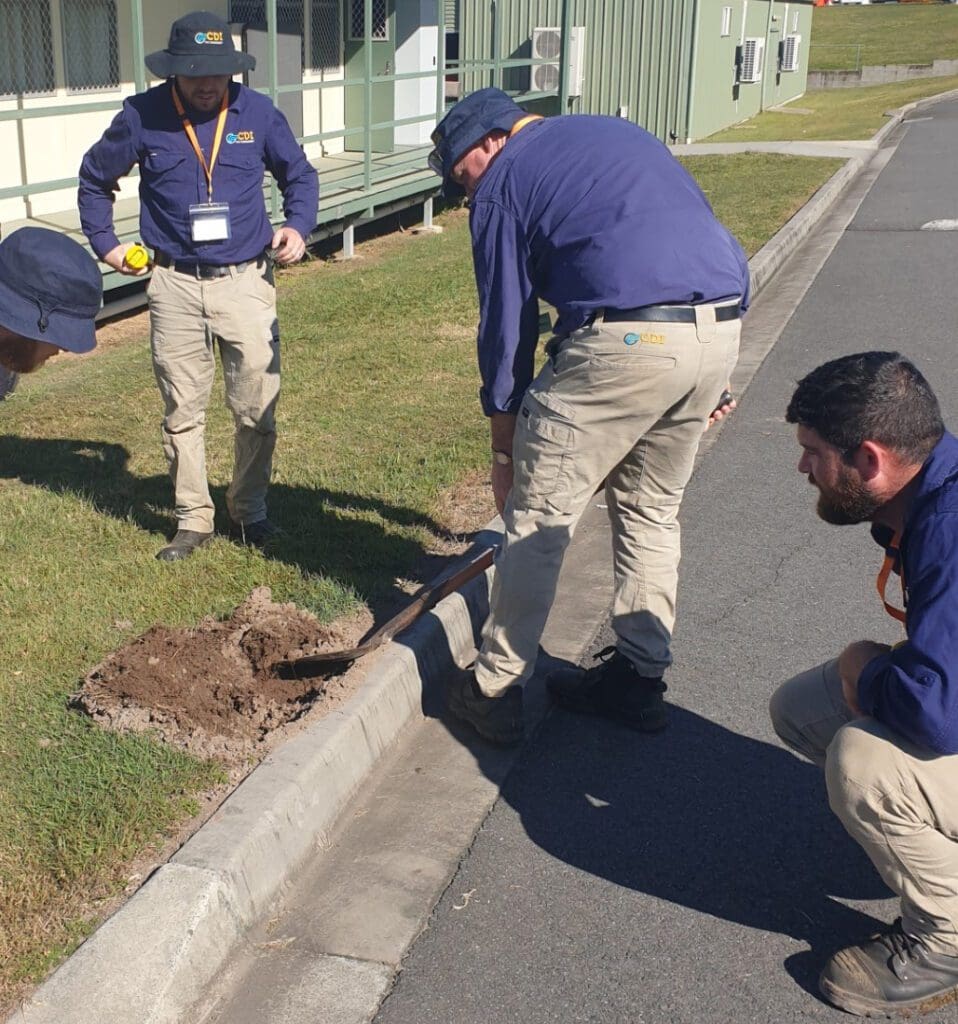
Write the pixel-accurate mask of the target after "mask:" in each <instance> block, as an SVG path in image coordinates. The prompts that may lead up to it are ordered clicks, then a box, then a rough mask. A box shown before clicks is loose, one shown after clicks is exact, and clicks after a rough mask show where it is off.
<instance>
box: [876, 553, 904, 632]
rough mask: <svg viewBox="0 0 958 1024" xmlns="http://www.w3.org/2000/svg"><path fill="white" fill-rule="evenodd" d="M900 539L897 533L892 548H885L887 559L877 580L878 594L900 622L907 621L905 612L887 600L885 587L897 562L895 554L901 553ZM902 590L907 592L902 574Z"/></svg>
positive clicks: (894, 617)
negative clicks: (899, 549)
mask: <svg viewBox="0 0 958 1024" xmlns="http://www.w3.org/2000/svg"><path fill="white" fill-rule="evenodd" d="M898 539H899V535H898V534H897V533H895V535H894V536H893V537H892V539H891V545H890V547H891V550H890V551H889V550H888V549H886V550H885V561H884V562H882V566H881V569H879V571H878V579H877V580H876V586H877V587H878V596H879V597H880V598H881V603H882V604H883V605H884V606H885V611H886V612H888V614H889V615H890V616H891V617H892V618H893V619H897V620H898V621H899V622H904V621H905V613H904V612H903V611H902V610H901V609H900V608H895V607H894V606H893V605H890V604H889V603H888V602H887V601H886V600H885V587H886V586H888V574H889V573H890V572H891V570H892V567H893V566H894V564H895V556H896V555H898V554H899V551H898ZM901 592H902V596H904V594H905V576H904V573H902V574H901Z"/></svg>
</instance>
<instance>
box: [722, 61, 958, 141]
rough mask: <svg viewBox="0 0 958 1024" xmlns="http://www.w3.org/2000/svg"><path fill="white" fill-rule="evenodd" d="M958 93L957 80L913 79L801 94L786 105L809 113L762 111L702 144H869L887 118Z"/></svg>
mask: <svg viewBox="0 0 958 1024" xmlns="http://www.w3.org/2000/svg"><path fill="white" fill-rule="evenodd" d="M950 89H958V76H952V77H949V78H918V79H914V80H913V81H909V82H895V83H893V84H891V85H868V86H864V87H863V88H858V89H820V90H817V91H815V92H807V93H805V95H804V96H801V97H799V98H798V99H797V100H796V101H795V102H794V103H793V104H792V105H791V106H792V107H794V108H796V109H797V110H798V111H809V113H798V112H782V111H777V110H767V111H765V112H764V113H761V114H758V115H757V116H755V117H753V118H751V119H750V120H748V121H746V122H744V123H743V124H739V125H735V126H734V127H732V128H726V129H725V130H724V131H720V132H716V133H715V135H710V136H709V138H708V139H707V140H705V141H708V142H783V141H789V140H800V141H804V142H814V141H827V140H831V139H870V138H871V137H872V136H873V135H874V134H875V132H877V131H878V130H879V129H880V128H881V126H882V125H883V124H885V123H886V121H887V120H888V118H887V114H888V113H889V112H890V111H893V110H897V109H898V108H899V107H903V106H905V105H906V104H908V103H914V102H915V100H920V99H924V98H925V97H926V96H937V95H939V94H940V93H943V92H947V91H948V90H950Z"/></svg>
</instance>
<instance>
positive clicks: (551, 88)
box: [529, 25, 585, 96]
mask: <svg viewBox="0 0 958 1024" xmlns="http://www.w3.org/2000/svg"><path fill="white" fill-rule="evenodd" d="M570 33H571V34H570V36H569V74H568V82H569V95H570V96H581V95H582V78H583V74H584V68H583V63H584V60H585V29H584V28H583V27H582V26H581V25H579V26H575V27H573V28H571V29H570ZM532 59H533V60H548V61H554V63H550V64H537V65H534V66H533V67H532V69H531V74H530V76H529V78H530V85H529V90H530V92H555V91H556V90H557V89H558V88H559V62H560V61H561V60H562V29H561V28H534V29H533V30H532Z"/></svg>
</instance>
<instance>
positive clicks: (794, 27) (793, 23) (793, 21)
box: [792, 11, 798, 33]
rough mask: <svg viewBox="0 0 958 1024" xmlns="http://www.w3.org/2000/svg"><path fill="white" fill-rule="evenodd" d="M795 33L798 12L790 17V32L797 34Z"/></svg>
mask: <svg viewBox="0 0 958 1024" xmlns="http://www.w3.org/2000/svg"><path fill="white" fill-rule="evenodd" d="M797 31H798V11H795V13H794V14H793V15H792V32H793V33H794V32H797Z"/></svg>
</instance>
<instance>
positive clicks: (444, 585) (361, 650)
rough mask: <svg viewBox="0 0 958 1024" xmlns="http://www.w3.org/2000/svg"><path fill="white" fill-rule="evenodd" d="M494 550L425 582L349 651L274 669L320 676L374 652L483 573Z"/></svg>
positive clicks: (291, 660) (281, 663) (283, 663)
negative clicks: (408, 601)
mask: <svg viewBox="0 0 958 1024" xmlns="http://www.w3.org/2000/svg"><path fill="white" fill-rule="evenodd" d="M497 550H498V548H497V547H489V548H486V549H485V550H484V551H482V552H480V553H479V554H478V555H476V557H475V558H473V559H472V561H470V562H468V563H467V564H466V565H464V566H463V567H462V568H461V569H460V570H459V571H458V572H456V573H454V574H453V575H452V576H449V577H447V578H446V579H442V578H441V577H440V579H438V580H436V582H434V583H429V584H427V585H426V586H425V587H423V588H422V589H421V590H420V591H419V592H418V593H417V594H416V596H415V597H414V598H413V599H412V601H411V602H410V603H409V604H408V605H407V606H406V607H405V608H403V610H402V611H401V612H400V613H399V614H398V615H394V616H393V617H392V618H391V619H390V620H389V621H388V622H387V623H385V624H384V625H382V626H380V627H379V629H377V630H376V632H375V633H372V634H371V635H370V636H369V637H367V638H366V639H365V640H364V641H363V642H362V643H361V644H360V645H359V646H358V647H350V648H349V649H348V650H342V651H320V653H318V654H305V655H303V656H302V657H301V658H289V659H287V660H286V661H279V662H277V663H276V665H275V668H276V670H277V671H278V672H280V673H282V674H284V675H285V674H287V673H292V674H294V675H298V674H300V673H303V674H305V675H319V674H321V673H322V672H323V671H325V672H329V673H332V672H335V671H337V670H338V669H340V668H341V667H342V666H345V665H348V664H349V663H350V662H353V661H356V660H357V658H362V657H363V655H366V654H369V653H370V651H375V650H376V648H377V647H382V645H383V644H385V643H388V642H389V641H390V640H392V638H393V637H394V636H395V635H396V634H397V633H401V632H402V631H403V630H404V629H407V628H408V627H409V626H411V625H412V624H413V623H414V622H415V621H416V619H418V618H419V616H420V615H422V614H423V613H424V612H428V611H429V609H430V608H434V607H435V606H436V605H437V604H438V603H439V602H440V601H441V600H442V599H443V598H444V597H447V596H448V595H449V594H451V593H453V592H454V591H456V590H458V589H459V588H460V587H462V586H464V585H465V584H466V583H468V582H469V581H470V580H472V579H475V578H476V577H477V576H478V575H479V574H480V573H483V572H485V571H486V569H488V568H489V566H490V565H492V561H493V558H494V557H495V554H496V551H497ZM304 670H305V671H304ZM310 670H312V671H310ZM317 670H318V671H317Z"/></svg>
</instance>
